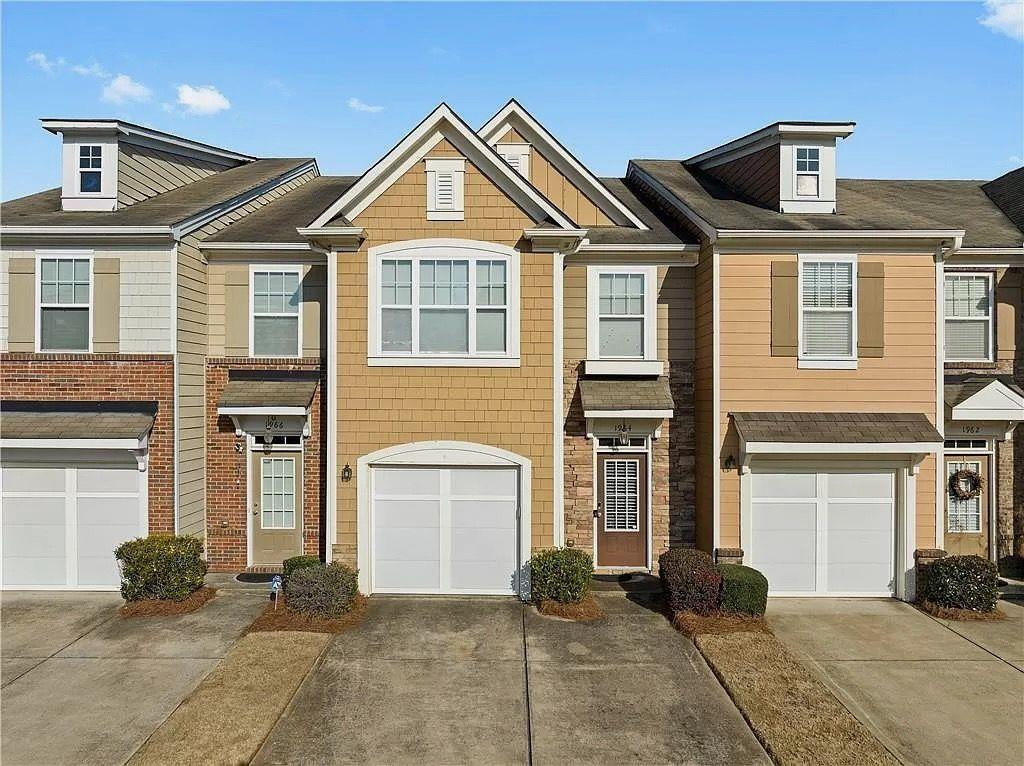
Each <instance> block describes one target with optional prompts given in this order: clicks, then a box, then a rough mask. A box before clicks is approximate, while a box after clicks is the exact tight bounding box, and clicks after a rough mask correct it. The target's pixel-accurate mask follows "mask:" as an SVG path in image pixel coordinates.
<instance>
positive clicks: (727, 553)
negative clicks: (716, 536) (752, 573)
mask: <svg viewBox="0 0 1024 766" xmlns="http://www.w3.org/2000/svg"><path fill="white" fill-rule="evenodd" d="M715 563H716V564H742V563H743V549H742V548H715Z"/></svg>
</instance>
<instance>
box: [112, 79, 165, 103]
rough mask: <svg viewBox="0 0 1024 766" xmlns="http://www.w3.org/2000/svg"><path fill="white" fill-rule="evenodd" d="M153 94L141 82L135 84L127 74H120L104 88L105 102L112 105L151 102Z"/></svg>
mask: <svg viewBox="0 0 1024 766" xmlns="http://www.w3.org/2000/svg"><path fill="white" fill-rule="evenodd" d="M152 95H153V92H152V91H151V90H150V89H149V88H147V87H146V86H145V85H143V84H142V83H141V82H135V80H133V79H132V78H131V77H129V76H128V75H126V74H119V75H118V76H117V77H115V78H114V79H113V80H111V81H110V82H108V83H107V84H106V85H104V86H103V96H102V98H103V100H104V101H109V102H110V103H111V104H123V103H124V102H126V101H149V99H150V97H151V96H152Z"/></svg>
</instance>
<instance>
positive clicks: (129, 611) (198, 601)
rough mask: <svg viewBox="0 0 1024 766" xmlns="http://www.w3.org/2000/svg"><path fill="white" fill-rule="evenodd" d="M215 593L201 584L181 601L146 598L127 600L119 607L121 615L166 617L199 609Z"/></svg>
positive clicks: (214, 589)
mask: <svg viewBox="0 0 1024 766" xmlns="http://www.w3.org/2000/svg"><path fill="white" fill-rule="evenodd" d="M216 595H217V589H216V588H210V587H207V586H203V587H202V588H200V589H199V590H195V591H192V593H190V594H189V595H188V596H186V597H185V598H184V599H182V600H181V601H172V600H171V599H167V598H147V599H143V600H142V601H129V602H127V603H125V605H124V606H122V607H121V616H122V617H166V616H170V615H175V614H189V613H190V612H195V611H196V610H198V609H201V608H202V607H203V605H204V604H205V603H206V602H207V601H209V600H210V599H212V598H213V597H214V596H216Z"/></svg>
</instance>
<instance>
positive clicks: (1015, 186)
mask: <svg viewBox="0 0 1024 766" xmlns="http://www.w3.org/2000/svg"><path fill="white" fill-rule="evenodd" d="M981 188H982V189H984V190H985V194H987V195H988V196H989V199H991V200H992V201H993V202H995V203H996V205H998V206H999V209H1000V210H1002V211H1003V212H1004V213H1005V214H1006V217H1007V218H1009V219H1010V220H1011V221H1013V222H1014V223H1015V224H1016V225H1017V228H1019V229H1022V230H1024V167H1019V168H1017V169H1016V170H1011V171H1010V172H1009V173H1005V174H1004V175H1001V176H999V178H993V179H992V180H991V181H989V182H988V183H987V184H985V185H984V186H982V187H981Z"/></svg>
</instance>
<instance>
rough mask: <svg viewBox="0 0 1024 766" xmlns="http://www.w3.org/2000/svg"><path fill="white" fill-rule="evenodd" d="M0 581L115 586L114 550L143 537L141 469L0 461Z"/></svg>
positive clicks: (14, 585)
mask: <svg viewBox="0 0 1024 766" xmlns="http://www.w3.org/2000/svg"><path fill="white" fill-rule="evenodd" d="M2 478H3V507H2V516H3V520H2V531H3V541H2V558H3V570H2V571H3V587H4V588H5V589H8V590H16V589H20V588H24V589H51V590H61V589H78V590H117V589H118V588H119V587H120V581H121V577H120V573H119V571H118V567H117V561H116V560H115V559H114V548H116V547H117V546H118V545H119V544H120V543H122V542H124V541H125V540H129V539H131V538H134V537H139V536H144V535H145V534H146V532H147V530H146V525H147V520H146V498H145V496H146V490H145V479H146V474H145V473H141V472H140V471H139V469H138V466H137V464H136V463H135V460H134V458H133V459H132V460H131V463H130V464H124V465H90V464H78V465H69V464H62V463H40V464H37V465H31V464H20V465H5V466H4V467H3V471H2Z"/></svg>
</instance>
